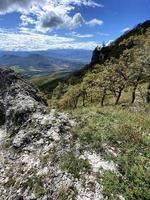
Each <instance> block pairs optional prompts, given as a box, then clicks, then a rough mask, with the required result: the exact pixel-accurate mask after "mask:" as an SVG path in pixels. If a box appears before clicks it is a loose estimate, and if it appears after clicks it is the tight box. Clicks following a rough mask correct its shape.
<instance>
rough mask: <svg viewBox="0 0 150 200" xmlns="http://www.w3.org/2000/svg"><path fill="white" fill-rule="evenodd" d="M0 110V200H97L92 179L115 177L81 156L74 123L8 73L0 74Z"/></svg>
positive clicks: (88, 155)
mask: <svg viewBox="0 0 150 200" xmlns="http://www.w3.org/2000/svg"><path fill="white" fill-rule="evenodd" d="M0 109H1V115H2V118H1V126H0V160H1V162H0V198H1V200H6V199H9V200H50V199H52V200H62V199H65V200H67V199H68V200H73V199H75V200H83V199H86V200H91V199H93V200H100V199H101V200H102V199H103V195H102V191H101V186H100V184H99V183H98V182H97V176H96V174H97V172H98V171H99V169H101V168H103V169H105V170H111V171H117V168H116V166H115V164H114V163H112V162H108V161H105V160H103V159H102V158H101V156H100V155H98V154H96V153H93V152H92V151H91V152H90V151H82V152H81V151H80V149H81V146H80V143H79V142H78V141H77V140H74V139H73V135H72V134H71V133H70V128H71V127H72V126H75V122H74V121H73V120H71V119H69V118H68V116H67V115H66V114H63V113H59V112H57V111H56V110H50V109H49V108H47V107H46V106H45V103H44V101H43V100H42V99H41V97H39V96H38V95H37V91H36V90H35V89H33V88H32V87H31V86H30V85H29V84H28V83H27V82H26V81H25V80H23V79H22V78H21V77H19V76H17V75H16V74H15V73H14V72H13V71H12V70H2V69H0ZM95 158H96V159H95Z"/></svg>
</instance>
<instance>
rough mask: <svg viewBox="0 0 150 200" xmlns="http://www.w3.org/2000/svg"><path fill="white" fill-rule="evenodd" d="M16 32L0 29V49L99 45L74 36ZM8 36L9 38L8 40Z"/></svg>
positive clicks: (24, 49)
mask: <svg viewBox="0 0 150 200" xmlns="http://www.w3.org/2000/svg"><path fill="white" fill-rule="evenodd" d="M22 31H23V32H20V33H14V32H9V31H8V30H3V29H0V44H1V46H0V50H5V51H35V50H36V51H38V50H48V49H58V48H60V49H68V48H70V49H72V48H73V49H93V48H94V47H95V46H97V43H96V42H94V41H91V42H77V41H76V40H75V39H74V38H72V37H61V36H58V35H45V34H38V33H34V32H28V30H27V29H24V30H22ZM6 38H7V40H6Z"/></svg>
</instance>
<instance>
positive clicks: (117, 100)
mask: <svg viewBox="0 0 150 200" xmlns="http://www.w3.org/2000/svg"><path fill="white" fill-rule="evenodd" d="M122 90H123V89H120V90H119V92H118V95H117V99H116V102H115V105H118V103H119V100H120V97H121V94H122Z"/></svg>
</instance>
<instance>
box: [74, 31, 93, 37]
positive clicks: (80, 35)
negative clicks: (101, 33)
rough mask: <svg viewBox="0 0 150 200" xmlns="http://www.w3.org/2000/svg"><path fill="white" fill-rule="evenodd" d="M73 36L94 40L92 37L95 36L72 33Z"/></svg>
mask: <svg viewBox="0 0 150 200" xmlns="http://www.w3.org/2000/svg"><path fill="white" fill-rule="evenodd" d="M70 35H71V36H73V37H77V38H92V37H94V35H93V34H83V35H82V34H79V33H76V32H72V33H71V34H70Z"/></svg>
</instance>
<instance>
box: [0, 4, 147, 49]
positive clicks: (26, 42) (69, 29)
mask: <svg viewBox="0 0 150 200" xmlns="http://www.w3.org/2000/svg"><path fill="white" fill-rule="evenodd" d="M149 18H150V0H1V1H0V44H1V47H0V50H14V51H24V50H25V51H32V50H47V49H55V48H75V49H80V48H83V49H93V48H94V47H95V46H97V45H100V44H101V43H103V41H105V43H108V42H109V41H112V40H114V39H116V38H117V37H118V36H120V35H121V34H123V32H124V31H127V30H129V29H131V28H133V27H134V26H135V25H137V24H138V23H141V22H144V21H145V20H147V19H149Z"/></svg>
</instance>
